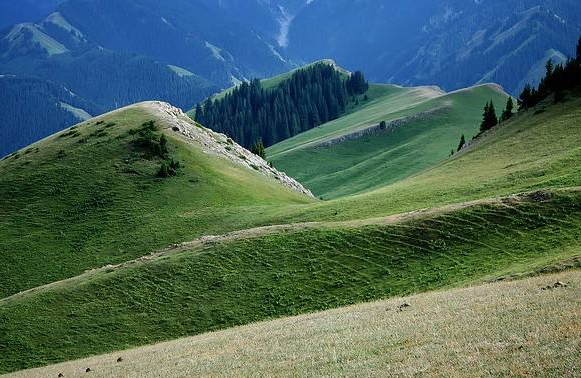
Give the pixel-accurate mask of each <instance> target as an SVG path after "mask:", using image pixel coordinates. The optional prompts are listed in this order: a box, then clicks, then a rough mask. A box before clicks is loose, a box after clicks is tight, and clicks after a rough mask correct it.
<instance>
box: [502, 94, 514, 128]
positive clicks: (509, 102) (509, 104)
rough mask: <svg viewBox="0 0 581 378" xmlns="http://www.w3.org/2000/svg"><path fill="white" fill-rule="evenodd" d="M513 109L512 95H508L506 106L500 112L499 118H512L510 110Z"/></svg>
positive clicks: (506, 119)
mask: <svg viewBox="0 0 581 378" xmlns="http://www.w3.org/2000/svg"><path fill="white" fill-rule="evenodd" d="M513 110H514V102H513V101H512V97H509V98H508V100H507V101H506V108H505V109H504V111H503V112H502V116H501V120H502V121H503V122H504V121H508V120H509V119H511V118H512V112H513Z"/></svg>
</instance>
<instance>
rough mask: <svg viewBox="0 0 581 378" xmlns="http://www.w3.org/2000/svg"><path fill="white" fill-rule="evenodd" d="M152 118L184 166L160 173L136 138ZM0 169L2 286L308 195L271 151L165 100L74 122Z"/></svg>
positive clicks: (151, 247)
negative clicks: (239, 141) (254, 148)
mask: <svg viewBox="0 0 581 378" xmlns="http://www.w3.org/2000/svg"><path fill="white" fill-rule="evenodd" d="M148 121H154V122H155V124H156V127H157V128H158V129H159V130H158V131H156V132H155V135H158V137H159V135H161V133H162V132H163V133H164V135H167V139H168V141H169V142H168V145H169V149H170V155H171V158H172V159H175V160H178V161H179V162H180V164H181V165H182V166H183V167H182V168H180V169H179V170H178V173H179V174H178V175H177V176H175V177H170V178H167V179H160V178H158V177H156V174H157V172H158V170H159V169H160V164H161V160H160V158H159V157H158V156H151V154H150V153H149V152H148V150H147V149H145V150H144V148H143V147H142V146H141V145H140V144H139V143H140V142H139V140H140V138H143V137H142V136H141V134H142V133H143V132H144V131H143V127H144V126H143V124H144V123H145V122H148ZM174 127H179V128H180V130H182V129H183V130H189V131H187V132H188V133H189V135H190V137H191V138H195V139H194V140H191V138H190V137H184V136H183V135H182V134H180V132H179V131H174V130H173V129H172V128H174ZM216 151H218V152H216ZM220 156H225V158H221V157H220ZM259 171H264V172H267V174H266V176H264V175H263V174H261V173H260V172H259ZM0 172H1V174H0V218H2V222H0V235H1V236H0V260H2V261H3V263H2V264H1V267H0V277H1V278H0V297H5V296H7V295H10V294H13V293H16V292H18V291H20V290H23V289H28V288H32V287H35V286H39V285H42V284H46V283H49V282H53V281H56V280H60V279H63V278H68V277H71V276H75V275H78V274H80V273H82V272H83V271H85V270H87V269H91V268H96V267H100V266H103V265H107V264H115V263H121V262H124V261H127V260H131V259H134V258H137V257H140V256H143V255H147V254H148V253H150V252H153V251H156V250H158V249H160V248H163V247H166V246H168V245H170V244H172V243H177V242H181V241H187V240H191V239H193V238H195V237H198V236H201V235H203V234H209V233H223V232H226V231H232V230H235V229H240V228H249V227H254V226H258V225H261V224H262V222H263V219H262V215H261V214H262V213H263V212H264V211H265V209H269V208H273V207H276V208H278V207H281V206H284V205H298V204H307V203H310V202H312V199H310V198H309V197H307V196H305V195H302V194H300V193H297V192H296V191H294V190H289V189H286V188H285V187H284V186H283V185H280V182H288V183H293V181H292V180H291V179H288V178H286V177H283V176H282V175H280V174H278V173H273V172H275V171H274V170H271V169H270V168H269V167H268V166H267V165H266V162H264V161H263V160H261V159H258V158H257V157H256V156H254V155H252V154H250V153H249V152H248V151H245V150H242V149H241V148H240V147H239V146H237V145H235V144H234V143H233V142H232V141H231V140H230V141H228V140H227V139H226V137H224V136H217V134H214V133H212V132H210V131H207V130H205V129H202V128H200V127H197V126H194V125H193V122H191V121H190V120H189V118H187V117H186V116H185V115H184V114H183V113H180V112H179V111H177V110H176V109H175V108H171V107H169V106H167V105H164V104H161V103H144V104H139V105H136V106H131V107H128V108H124V109H121V110H119V111H115V112H113V113H109V114H107V115H104V116H102V117H99V118H96V119H92V120H90V121H87V122H85V123H83V124H80V125H78V126H75V127H73V128H71V129H67V130H65V131H63V132H61V133H59V134H56V135H54V136H52V137H50V138H47V139H45V140H43V141H40V142H38V143H35V144H34V145H31V146H29V147H27V148H25V149H23V150H20V151H18V152H16V153H14V154H12V155H10V156H8V157H6V158H5V159H3V160H2V161H0ZM275 174H276V175H277V177H278V178H279V181H278V182H277V181H276V180H275V178H274V177H275ZM267 176H270V177H267ZM295 184H296V183H295ZM296 187H297V188H300V185H299V184H296ZM240 214H243V216H240ZM23 232H24V233H25V235H26V236H25V237H22V233H23ZM127 235H132V237H131V238H128V237H127Z"/></svg>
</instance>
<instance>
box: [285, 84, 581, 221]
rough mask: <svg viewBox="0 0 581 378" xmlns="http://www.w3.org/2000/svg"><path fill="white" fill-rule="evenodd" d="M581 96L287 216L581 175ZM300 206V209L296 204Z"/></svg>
mask: <svg viewBox="0 0 581 378" xmlns="http://www.w3.org/2000/svg"><path fill="white" fill-rule="evenodd" d="M580 128H581V96H580V94H579V93H576V94H572V95H570V96H569V97H568V100H566V101H565V102H562V103H559V104H556V105H554V104H543V105H541V106H539V107H538V108H536V109H533V110H530V111H528V112H525V113H522V114H519V115H518V116H516V117H514V118H513V119H512V120H510V121H509V122H507V123H506V124H504V125H501V126H500V127H498V128H495V129H493V130H492V131H490V132H489V133H488V134H487V135H486V137H484V138H482V139H481V140H479V141H478V142H477V143H476V144H474V145H473V146H471V147H469V148H467V149H466V150H464V151H462V152H461V153H460V154H456V155H455V156H454V157H453V158H449V159H447V160H445V161H443V162H441V163H439V164H436V165H435V166H433V167H430V168H428V169H426V170H424V171H423V172H421V173H418V174H417V175H415V176H412V177H409V178H406V179H404V180H401V181H398V182H395V183H393V184H391V185H387V186H385V187H383V188H379V189H376V190H373V191H370V192H366V193H363V194H359V195H354V196H347V197H344V198H338V199H336V200H332V201H325V202H319V203H317V204H314V205H312V206H309V207H308V208H307V209H308V211H306V209H304V210H303V209H300V208H297V209H292V210H289V211H288V212H287V213H286V214H285V221H288V222H292V221H295V220H301V221H304V220H309V221H318V220H326V219H335V220H347V219H357V218H359V219H364V218H370V217H378V216H384V215H387V214H396V213H402V212H408V211H415V210H417V209H424V208H433V207H439V206H443V205H446V204H451V203H458V202H464V201H471V200H477V199H480V198H489V197H497V196H504V195H508V194H511V193H519V192H526V191H533V190H538V189H543V188H567V187H576V186H578V185H579V184H580V183H581V166H580V165H579V163H578V162H579V161H580V159H581V149H580V148H579V146H581V130H580ZM295 211H296V212H295Z"/></svg>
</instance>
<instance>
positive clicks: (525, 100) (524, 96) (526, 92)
mask: <svg viewBox="0 0 581 378" xmlns="http://www.w3.org/2000/svg"><path fill="white" fill-rule="evenodd" d="M531 99H532V91H531V86H530V85H529V84H527V85H525V87H524V89H523V91H522V93H521V94H520V96H518V108H519V110H523V109H528V108H530V107H531Z"/></svg>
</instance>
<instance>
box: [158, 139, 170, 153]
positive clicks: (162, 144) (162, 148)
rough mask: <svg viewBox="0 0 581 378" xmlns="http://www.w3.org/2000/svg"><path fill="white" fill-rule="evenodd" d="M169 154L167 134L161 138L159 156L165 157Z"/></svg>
mask: <svg viewBox="0 0 581 378" xmlns="http://www.w3.org/2000/svg"><path fill="white" fill-rule="evenodd" d="M168 152H169V151H168V149H167V138H166V137H165V134H161V137H159V155H160V156H162V157H163V156H166V155H167V154H168Z"/></svg>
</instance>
